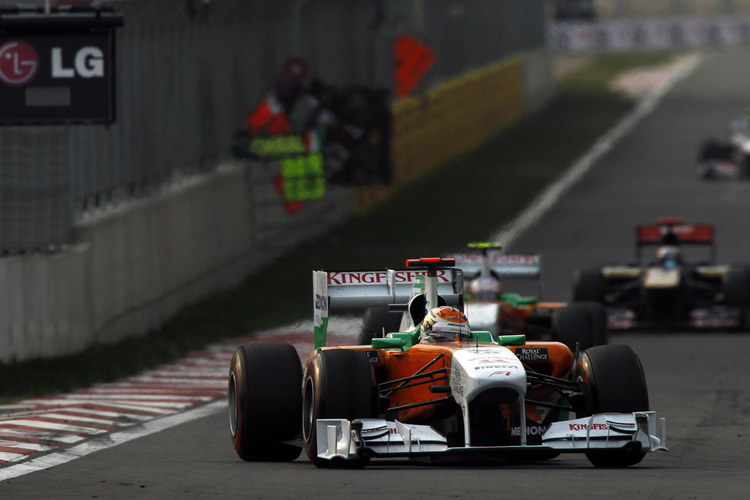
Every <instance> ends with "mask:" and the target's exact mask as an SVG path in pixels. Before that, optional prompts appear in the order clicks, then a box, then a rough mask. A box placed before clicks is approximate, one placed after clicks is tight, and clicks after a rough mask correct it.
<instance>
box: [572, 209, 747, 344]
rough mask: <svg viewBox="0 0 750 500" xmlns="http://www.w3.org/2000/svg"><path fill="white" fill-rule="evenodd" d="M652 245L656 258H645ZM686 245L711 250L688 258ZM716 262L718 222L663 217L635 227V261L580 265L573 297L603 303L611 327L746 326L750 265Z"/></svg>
mask: <svg viewBox="0 0 750 500" xmlns="http://www.w3.org/2000/svg"><path fill="white" fill-rule="evenodd" d="M654 247H656V248H657V250H656V259H655V260H651V261H646V260H644V259H643V257H642V250H643V249H644V248H654ZM686 247H690V248H696V247H700V248H703V249H708V256H707V257H706V258H705V259H702V260H689V259H687V258H686V257H685V256H684V255H683V250H684V249H685V250H686V249H687V248H686ZM704 253H705V252H704ZM714 261H715V248H714V226H712V225H710V224H685V223H684V222H683V220H682V218H680V217H661V218H658V219H657V220H656V224H655V225H640V226H637V228H636V260H635V261H633V262H630V263H627V264H624V265H611V266H604V267H602V268H598V269H582V270H578V271H577V272H576V273H575V274H574V276H573V285H572V288H573V290H572V293H573V301H588V302H590V301H598V302H600V303H602V304H604V306H606V308H607V317H608V325H609V328H610V329H631V328H671V329H745V328H747V327H748V326H750V325H748V320H750V315H749V314H748V312H749V311H750V267H749V266H745V265H716V264H715V262H714Z"/></svg>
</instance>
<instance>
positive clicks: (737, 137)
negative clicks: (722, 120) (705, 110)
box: [697, 118, 750, 179]
mask: <svg viewBox="0 0 750 500" xmlns="http://www.w3.org/2000/svg"><path fill="white" fill-rule="evenodd" d="M697 173H698V177H701V178H703V179H747V178H749V177H750V118H739V119H737V120H734V121H732V122H731V123H730V125H729V136H728V138H727V139H726V140H718V139H708V140H706V141H704V142H703V144H702V145H701V148H700V151H699V153H698V166H697Z"/></svg>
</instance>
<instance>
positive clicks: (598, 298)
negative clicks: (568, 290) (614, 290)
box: [573, 269, 604, 303]
mask: <svg viewBox="0 0 750 500" xmlns="http://www.w3.org/2000/svg"><path fill="white" fill-rule="evenodd" d="M573 302H598V303H604V276H602V273H601V271H600V270H599V269H579V270H578V271H576V272H575V273H574V274H573Z"/></svg>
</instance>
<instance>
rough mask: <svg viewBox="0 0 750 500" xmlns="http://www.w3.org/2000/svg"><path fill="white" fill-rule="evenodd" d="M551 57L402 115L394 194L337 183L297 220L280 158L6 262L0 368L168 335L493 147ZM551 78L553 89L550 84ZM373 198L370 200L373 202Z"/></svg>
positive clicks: (536, 92)
mask: <svg viewBox="0 0 750 500" xmlns="http://www.w3.org/2000/svg"><path fill="white" fill-rule="evenodd" d="M546 60H547V59H546V56H545V54H543V53H536V54H533V55H530V56H519V57H514V58H512V59H510V60H508V61H503V62H499V63H497V64H493V65H491V66H489V67H487V68H484V69H482V70H479V71H477V72H473V73H470V74H468V75H465V76H463V77H461V78H460V79H458V80H456V81H451V82H446V83H444V84H443V85H441V86H438V87H436V88H434V89H433V90H431V91H430V92H429V93H428V94H427V95H426V96H424V97H421V98H414V99H409V100H404V101H401V102H398V103H397V104H396V107H395V111H396V112H395V120H396V124H395V127H394V128H395V136H394V138H393V155H394V162H395V165H396V168H397V178H398V183H395V184H394V185H393V186H379V187H373V188H362V189H360V190H359V192H357V189H355V188H341V187H334V186H328V187H327V188H326V197H325V198H324V199H323V200H319V201H313V202H307V203H305V204H304V205H303V206H302V207H297V208H298V209H296V210H295V211H293V212H292V211H290V207H289V205H287V204H286V203H285V201H284V199H283V197H282V195H281V194H280V193H279V192H278V190H277V186H276V182H275V181H276V176H277V174H278V173H279V166H278V164H277V163H274V162H271V163H260V162H256V163H249V162H244V163H237V164H232V165H226V166H224V167H222V168H219V169H218V170H217V171H216V172H214V173H212V174H208V175H204V176H199V177H194V178H190V179H182V180H179V181H175V182H174V183H172V185H171V186H169V187H167V188H165V189H163V190H162V191H161V192H159V193H156V194H154V195H153V196H151V197H149V198H147V199H142V200H140V201H135V202H132V203H130V204H128V205H125V206H118V208H116V209H110V210H102V211H101V212H99V213H95V214H89V215H87V217H86V218H85V219H84V220H82V221H81V222H80V223H79V224H78V225H77V227H76V234H75V241H76V242H77V243H76V244H75V245H73V246H70V247H68V248H65V249H64V251H62V252H60V253H56V254H38V255H32V256H18V257H9V258H4V259H0V282H1V283H3V286H0V362H5V363H8V362H13V361H21V360H27V359H33V358H39V357H54V356H60V355H66V354H74V353H76V352H80V351H82V350H83V349H85V348H87V347H89V346H91V345H93V344H97V343H112V342H117V341H119V340H122V339H124V338H126V337H129V336H137V335H145V334H147V333H148V332H149V331H153V330H156V329H158V328H160V327H161V326H162V325H163V323H164V322H165V321H166V320H167V319H168V318H169V317H170V316H172V315H174V314H175V313H176V312H177V311H179V310H180V309H182V308H183V307H185V306H187V305H189V304H190V303H192V302H195V301H197V300H199V299H201V298H202V297H205V296H206V295H208V294H210V293H212V292H215V291H217V290H224V289H227V288H230V287H233V286H236V285H238V284H239V283H241V282H242V281H243V280H244V279H245V278H246V277H247V276H248V274H250V273H251V272H253V271H254V270H255V269H258V268H259V267H261V266H263V265H265V264H267V263H268V262H269V261H270V260H271V259H274V258H276V257H278V256H279V255H281V254H283V253H284V252H285V251H287V250H288V249H290V248H291V247H293V246H294V245H295V244H297V243H299V242H300V241H302V240H305V239H307V238H310V237H312V236H314V235H317V234H321V233H322V232H323V231H325V230H327V229H329V228H330V227H331V226H332V225H335V224H337V223H339V222H340V221H341V220H342V219H344V218H346V217H348V216H350V215H351V214H353V213H354V212H355V211H356V210H357V208H358V207H359V209H363V208H366V207H367V206H369V204H370V203H373V202H374V201H377V199H379V197H381V196H386V195H387V194H388V193H389V192H390V190H392V189H395V188H396V187H397V186H398V184H401V183H403V182H407V181H408V180H410V179H413V178H416V177H418V176H419V175H421V174H422V173H423V172H425V171H426V170H428V169H429V168H432V167H434V166H435V165H437V164H439V163H440V162H442V161H444V160H446V159H447V158H449V157H450V156H452V155H454V154H457V153H459V152H461V151H463V150H465V149H466V148H470V147H474V146H475V145H477V144H479V143H481V142H482V141H484V140H485V139H486V138H487V137H488V136H489V135H490V134H492V133H494V132H496V131H497V129H498V128H501V127H503V126H507V125H508V124H510V123H512V122H513V121H514V120H515V119H517V118H518V117H520V116H521V115H522V114H523V113H524V112H525V110H526V109H527V108H529V107H531V106H532V104H530V103H534V104H533V105H536V106H538V105H540V104H541V102H543V100H544V99H546V98H547V97H548V96H549V95H551V88H552V86H553V83H552V80H551V78H552V76H551V75H552V71H551V68H550V69H545V67H544V66H545V61H546ZM548 79H549V80H548ZM363 193H364V194H363Z"/></svg>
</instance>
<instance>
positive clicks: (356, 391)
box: [302, 349, 378, 468]
mask: <svg viewBox="0 0 750 500" xmlns="http://www.w3.org/2000/svg"><path fill="white" fill-rule="evenodd" d="M302 391H303V392H302V394H303V396H302V434H303V436H304V438H305V451H306V452H307V456H308V458H309V459H310V461H311V462H312V463H313V464H315V466H317V467H341V468H344V467H364V466H365V465H367V463H368V462H369V460H370V459H369V458H367V457H363V458H359V459H352V460H342V459H333V460H328V459H322V458H319V457H318V435H317V429H316V427H317V425H316V423H317V420H318V419H324V418H345V419H347V420H354V419H357V418H374V417H377V416H378V392H377V388H376V385H375V375H374V372H373V369H372V364H371V363H370V360H369V359H368V357H367V355H366V354H365V353H363V352H361V351H354V350H349V349H326V350H323V351H320V352H318V354H316V355H315V357H313V359H312V360H311V361H310V364H309V365H308V367H307V370H306V372H305V377H304V382H303V388H302Z"/></svg>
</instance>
